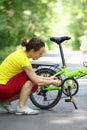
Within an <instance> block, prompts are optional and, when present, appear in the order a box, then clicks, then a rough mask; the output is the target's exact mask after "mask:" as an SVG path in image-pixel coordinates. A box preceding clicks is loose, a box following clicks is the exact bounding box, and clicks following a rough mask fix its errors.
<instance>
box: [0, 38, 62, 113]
mask: <svg viewBox="0 0 87 130" xmlns="http://www.w3.org/2000/svg"><path fill="white" fill-rule="evenodd" d="M21 45H22V46H24V47H25V48H26V49H25V51H23V50H17V51H15V52H13V53H11V54H10V55H8V56H7V57H6V58H5V60H4V61H3V62H2V63H1V65H0V105H1V106H2V107H3V108H5V109H6V110H7V111H8V112H10V113H13V112H14V109H13V108H12V106H11V102H12V101H14V100H16V99H19V101H18V105H17V108H16V110H15V113H16V114H37V113H38V111H37V110H33V109H31V108H29V107H28V106H26V101H27V99H28V97H29V95H30V94H31V92H34V91H36V90H37V88H38V86H46V85H50V84H53V85H55V86H59V85H61V81H60V80H58V79H56V78H55V77H53V76H52V77H49V78H43V77H40V76H38V75H37V74H36V73H35V72H34V70H33V68H32V65H31V62H30V60H29V59H30V58H32V59H33V60H37V59H38V58H40V57H41V56H42V54H43V52H44V48H45V44H44V43H43V41H41V40H40V39H38V38H32V39H31V40H30V41H29V40H23V41H22V42H21Z"/></svg>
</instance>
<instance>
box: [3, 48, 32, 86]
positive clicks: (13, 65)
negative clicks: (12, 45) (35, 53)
mask: <svg viewBox="0 0 87 130" xmlns="http://www.w3.org/2000/svg"><path fill="white" fill-rule="evenodd" d="M25 66H31V62H30V61H29V58H28V57H27V55H26V53H25V52H24V51H22V50H18V51H15V52H13V53H11V54H10V55H8V56H7V58H6V59H5V60H4V61H3V62H2V63H1V65H0V84H6V83H7V82H8V81H9V79H10V78H12V77H13V76H15V75H16V74H18V73H21V72H23V71H24V70H23V67H25Z"/></svg>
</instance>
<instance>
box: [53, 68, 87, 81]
mask: <svg viewBox="0 0 87 130" xmlns="http://www.w3.org/2000/svg"><path fill="white" fill-rule="evenodd" d="M61 74H63V75H64V77H65V78H72V77H73V78H75V79H78V78H81V77H83V76H84V75H86V74H87V67H81V68H78V69H77V70H74V71H71V72H68V70H67V66H64V67H63V68H62V70H60V71H58V72H57V73H55V74H54V76H59V75H61Z"/></svg>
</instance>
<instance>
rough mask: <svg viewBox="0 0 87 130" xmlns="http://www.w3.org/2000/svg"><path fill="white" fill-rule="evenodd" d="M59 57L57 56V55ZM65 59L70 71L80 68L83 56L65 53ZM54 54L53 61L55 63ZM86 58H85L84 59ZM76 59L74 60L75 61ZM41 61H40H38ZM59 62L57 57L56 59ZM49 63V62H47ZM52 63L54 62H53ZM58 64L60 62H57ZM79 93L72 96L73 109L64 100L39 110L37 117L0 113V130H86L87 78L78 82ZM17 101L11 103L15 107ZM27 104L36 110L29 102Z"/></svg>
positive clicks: (50, 55)
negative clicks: (75, 106)
mask: <svg viewBox="0 0 87 130" xmlns="http://www.w3.org/2000/svg"><path fill="white" fill-rule="evenodd" d="M52 56H53V55H52V52H50V53H49V54H48V58H47V55H45V56H44V58H43V59H45V60H46V58H47V59H50V57H51V60H52ZM58 56H59V55H58ZM65 56H66V59H67V63H68V66H69V68H70V69H75V68H77V67H78V66H82V60H84V57H85V56H86V55H85V56H84V55H82V54H81V53H79V52H74V54H73V53H72V52H68V53H67V51H66V54H65ZM55 57H56V53H54V57H53V59H55V61H56V58H55ZM85 58H87V56H86V57H85ZM75 59H76V60H75ZM40 60H42V59H40ZM58 60H59V57H58ZM48 61H49V60H48ZM53 61H54V60H53ZM59 63H60V62H59ZM78 82H79V86H80V89H79V92H78V94H77V95H76V96H74V100H75V102H76V105H77V107H78V109H77V110H75V109H74V106H73V104H72V103H66V102H65V99H64V98H61V100H60V102H59V103H58V104H57V105H56V106H55V107H54V108H52V109H51V110H39V111H40V113H39V115H35V116H25V115H23V116H17V115H15V114H6V113H2V111H0V130H77V129H79V130H87V76H85V77H84V78H81V79H79V80H78ZM16 104H17V101H15V102H13V104H12V105H13V106H14V107H16ZM27 104H28V105H29V106H31V107H32V108H35V109H38V108H36V107H35V106H34V105H33V104H32V103H31V101H30V100H28V102H27Z"/></svg>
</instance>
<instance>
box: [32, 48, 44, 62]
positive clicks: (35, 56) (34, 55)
mask: <svg viewBox="0 0 87 130" xmlns="http://www.w3.org/2000/svg"><path fill="white" fill-rule="evenodd" d="M44 49H45V48H44V47H41V48H40V49H39V50H38V51H34V50H33V51H32V57H31V58H32V59H33V60H37V59H38V58H40V57H42V55H43V53H44Z"/></svg>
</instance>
